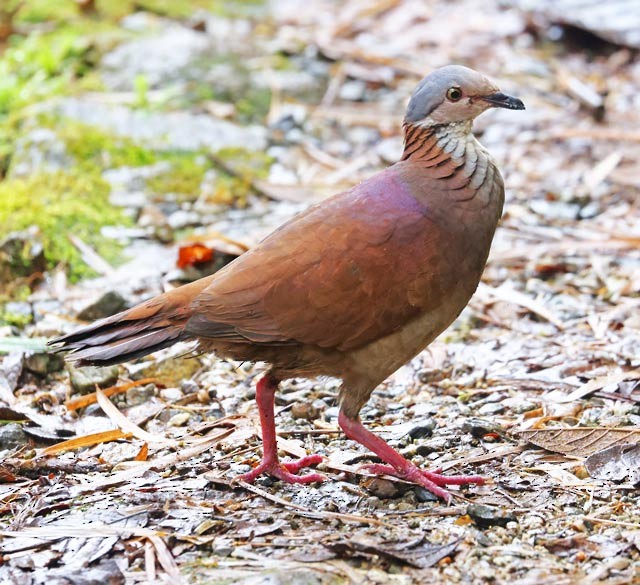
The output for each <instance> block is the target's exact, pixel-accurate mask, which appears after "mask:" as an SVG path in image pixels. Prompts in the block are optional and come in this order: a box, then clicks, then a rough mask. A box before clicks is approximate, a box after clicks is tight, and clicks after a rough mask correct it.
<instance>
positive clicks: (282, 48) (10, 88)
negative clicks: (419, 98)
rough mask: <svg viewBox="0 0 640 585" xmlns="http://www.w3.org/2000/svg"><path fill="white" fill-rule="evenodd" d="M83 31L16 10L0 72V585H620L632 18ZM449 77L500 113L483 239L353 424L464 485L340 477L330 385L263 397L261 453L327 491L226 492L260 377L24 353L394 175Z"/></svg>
mask: <svg viewBox="0 0 640 585" xmlns="http://www.w3.org/2000/svg"><path fill="white" fill-rule="evenodd" d="M620 3H621V2H620V1H618V2H613V3H611V6H612V7H614V6H615V5H619V4H620ZM10 4H11V3H10ZM77 4H82V3H80V2H78V3H77ZM84 4H87V5H89V6H88V8H90V3H84ZM96 4H97V6H96V9H97V13H91V12H90V11H89V10H88V8H87V7H85V8H86V9H87V12H86V13H82V12H81V11H79V8H78V6H77V5H76V4H75V3H73V2H70V1H69V2H67V1H65V0H56V1H54V2H44V1H40V0H33V1H28V2H26V3H25V4H24V5H23V6H22V7H21V9H20V11H19V12H17V13H16V15H15V18H14V19H13V20H14V22H13V27H14V29H15V32H14V34H13V36H10V37H9V38H8V40H6V41H5V42H4V45H3V46H2V47H0V177H1V180H0V283H1V284H2V290H0V295H1V298H0V303H1V304H0V307H2V308H0V419H1V420H0V423H1V424H0V459H1V461H0V502H1V504H0V536H1V537H2V539H1V541H0V554H1V555H2V557H1V559H2V561H1V562H0V582H2V583H15V584H20V585H23V584H27V583H28V584H34V585H35V584H40V583H47V584H58V583H60V584H62V583H74V584H89V583H131V584H134V583H171V584H176V583H221V584H224V583H229V584H231V583H233V584H246V585H249V584H251V585H257V584H265V585H266V584H279V585H280V584H281V585H287V584H291V585H306V584H309V585H319V584H327V585H329V584H331V585H332V584H343V583H344V584H347V583H354V584H356V583H362V584H369V583H394V584H398V585H408V584H413V583H416V584H417V583H426V582H431V583H470V584H475V583H498V584H507V583H508V584H510V585H543V584H548V585H563V584H566V585H573V584H585V585H587V584H588V585H595V584H603V585H604V584H606V585H622V584H629V583H634V582H635V583H640V493H639V491H638V486H639V485H640V472H639V471H638V470H639V469H640V312H639V307H640V230H639V228H638V226H640V209H639V206H638V200H639V199H638V192H639V189H640V162H639V161H640V133H639V132H638V128H640V96H639V94H638V87H640V59H639V58H638V46H637V44H636V46H633V42H636V43H637V39H635V41H634V39H633V36H632V35H631V34H628V35H626V34H625V32H628V31H626V30H625V26H626V27H627V28H629V29H631V28H633V27H632V25H633V22H632V20H633V18H632V16H631V15H630V18H629V22H626V21H625V22H622V25H620V23H621V21H617V23H618V27H619V29H620V30H618V31H617V32H616V30H615V29H612V27H608V26H607V18H609V17H610V16H611V15H610V14H608V13H607V12H606V11H604V10H603V12H602V14H601V15H600V17H599V18H598V19H596V22H595V23H594V22H593V18H591V19H584V20H583V21H582V22H578V21H579V20H580V18H579V17H580V15H579V14H578V13H577V12H575V11H573V12H571V13H572V14H574V16H575V20H574V22H573V23H572V24H574V25H580V26H590V27H591V29H592V30H591V32H585V31H584V30H583V29H582V28H579V27H578V26H560V23H562V22H564V23H565V24H567V23H566V21H563V18H564V17H565V16H566V14H565V15H563V14H562V13H561V12H560V11H559V9H557V6H563V5H566V6H569V5H575V4H576V2H575V1H573V0H565V1H564V3H562V2H561V3H558V2H556V3H548V5H547V3H529V4H527V3H526V2H519V3H504V2H499V1H498V0H490V1H487V2H484V3H482V7H481V8H480V4H479V3H477V2H475V1H472V0H460V1H457V2H451V3H450V2H444V1H443V0H438V1H432V2H422V1H412V0H384V1H383V0H376V1H375V2H371V1H364V0H346V1H343V2H337V3H336V2H332V1H329V0H305V1H304V2H302V1H300V0H285V1H280V0H278V1H277V2H275V1H274V2H272V3H268V4H264V3H261V2H242V3H234V2H229V3H218V2H215V3H214V2H210V3H208V2H206V1H204V0H199V1H197V2H191V3H183V2H178V1H177V0H176V1H175V2H174V1H173V0H172V1H170V2H160V1H157V2H154V1H152V0H145V1H143V2H136V3H134V2H128V1H127V0H118V2H106V1H105V2H100V0H98V2H97V3H96ZM134 4H135V6H136V8H135V10H138V11H137V12H135V11H134ZM186 4H189V6H188V7H187V6H186ZM578 4H580V3H578ZM585 4H586V5H588V4H589V2H586V3H585V2H582V5H585ZM16 5H17V3H16ZM595 5H596V3H594V4H593V6H595ZM607 5H609V4H607ZM531 6H536V8H535V9H534V8H531ZM551 6H556V10H555V12H554V11H553V9H552V8H551ZM3 10H4V9H3ZM567 10H568V9H567ZM611 10H613V8H611ZM567 13H568V12H567ZM0 17H1V15H0ZM5 20H7V14H6V13H5ZM623 20H624V19H623ZM0 21H1V18H0ZM585 22H587V25H585V24H584V23H585ZM569 24H571V23H569ZM612 30H613V33H612V32H611V31H612ZM603 31H604V32H603ZM1 33H2V27H0V34H1ZM602 35H604V36H605V37H606V40H605V39H603V38H601V36H602ZM449 63H460V64H465V65H467V66H470V67H473V68H476V69H478V70H480V71H482V72H483V73H486V74H487V75H489V76H491V77H492V78H493V79H495V80H496V81H497V82H498V83H499V85H500V87H501V89H502V90H503V91H505V92H506V93H509V94H511V95H515V96H518V97H519V98H521V99H522V100H523V101H524V102H525V104H526V107H527V109H526V110H525V111H524V112H510V111H492V112H490V113H488V114H486V115H483V116H482V117H481V118H480V119H478V121H477V122H476V125H475V130H476V134H477V135H478V137H479V139H480V141H481V142H482V143H483V144H484V146H485V147H486V148H487V149H488V150H489V151H490V152H491V153H492V155H493V156H494V158H495V159H496V160H497V161H498V164H499V167H500V169H501V170H502V173H503V176H504V179H505V183H506V189H507V201H506V206H505V213H504V217H503V219H502V222H501V226H500V227H499V229H498V233H497V236H496V239H495V242H494V246H493V249H492V253H491V257H490V259H489V263H488V266H487V269H486V271H485V274H484V276H483V281H482V283H481V285H480V287H479V289H478V291H477V294H476V295H475V296H474V298H473V299H472V301H471V303H470V305H469V306H468V307H467V309H465V311H464V312H463V314H462V315H461V316H460V318H459V319H458V320H457V321H456V322H455V324H454V325H453V326H452V327H451V328H450V329H449V330H448V331H447V332H445V333H444V334H443V335H442V336H441V337H440V338H439V339H438V340H436V341H435V342H434V343H433V344H432V345H431V346H430V347H429V349H428V350H427V351H425V352H423V353H422V354H420V355H418V356H417V357H416V358H415V359H413V360H412V361H411V362H410V363H409V364H407V365H406V366H405V367H403V368H402V369H401V370H400V371H398V372H397V373H396V374H395V375H394V376H392V377H391V378H390V379H388V380H387V381H385V382H384V383H383V384H382V385H381V386H380V387H379V388H378V389H377V390H376V391H375V392H374V394H373V396H372V398H371V400H370V401H369V403H368V404H367V406H366V407H365V408H364V409H363V411H362V419H363V421H364V422H365V424H366V425H367V426H368V428H370V429H371V430H373V431H375V432H376V433H378V434H379V435H380V436H382V437H384V438H385V439H386V440H388V441H389V442H390V443H391V444H392V445H394V446H395V447H397V448H398V449H399V450H400V451H401V452H402V453H404V454H405V455H406V456H408V457H410V458H411V459H412V460H413V461H414V462H416V463H417V464H419V465H421V466H423V467H425V468H435V467H441V468H442V469H443V470H444V472H445V473H472V474H480V475H483V476H485V477H486V478H488V480H489V481H488V482H487V484H486V485H483V486H475V485H472V486H468V487H465V488H464V489H460V490H454V495H455V497H454V499H453V502H452V504H451V505H445V504H443V503H442V502H439V501H435V500H434V498H432V497H431V496H430V494H429V493H427V492H425V491H424V490H422V489H420V488H416V487H414V486H412V485H408V484H405V483H403V482H401V481H397V480H393V478H374V477H371V476H370V475H368V474H367V473H366V472H364V471H362V470H361V469H360V467H359V466H360V465H361V464H362V463H366V462H371V461H375V459H374V458H373V457H372V456H371V454H370V453H367V452H366V451H365V450H364V449H363V448H361V447H360V446H359V445H357V444H355V443H354V442H352V441H349V440H347V439H346V438H345V437H344V435H343V434H342V433H340V432H339V429H338V426H337V412H338V411H337V406H336V389H337V383H336V382H335V381H334V380H312V381H308V380H293V381H289V382H287V383H285V384H284V385H283V388H282V391H281V393H280V394H279V395H278V397H277V401H276V404H277V407H276V408H277V417H276V423H277V428H278V431H279V446H280V449H281V452H282V453H283V454H284V455H285V457H286V456H291V457H298V456H300V455H304V454H306V453H311V452H314V453H320V454H321V455H323V456H324V457H325V461H324V462H323V463H322V464H320V465H319V470H320V471H321V472H322V473H324V474H325V475H326V476H327V477H328V479H329V481H327V482H325V483H323V484H317V485H310V486H300V485H287V484H283V483H282V482H279V481H274V480H271V479H269V478H263V479H260V480H258V481H257V482H256V484H255V485H248V484H245V483H242V482H233V481H232V480H233V478H234V477H235V476H236V475H238V474H240V473H242V472H245V471H247V470H248V469H250V467H251V466H253V465H255V464H256V463H257V462H258V461H259V459H260V456H261V443H260V438H259V426H258V419H257V411H256V407H255V403H254V401H253V400H252V398H253V397H254V396H255V389H254V385H255V381H256V380H257V378H258V376H259V374H260V372H261V371H262V370H263V368H262V367H261V366H260V365H257V366H254V365H251V364H233V363H229V362H225V361H221V360H218V359H216V358H215V357H214V356H211V355H200V356H197V357H191V356H185V354H186V353H188V350H189V347H188V346H176V347H174V348H172V349H170V350H164V351H163V352H160V353H157V354H154V355H153V356H150V357H148V358H145V359H143V360H140V361H138V362H137V363H129V364H124V365H122V366H119V367H113V368H104V369H95V368H80V369H76V368H73V367H72V366H65V365H64V364H63V363H62V361H61V360H60V359H59V357H58V356H56V355H54V354H50V353H47V352H46V350H45V349H44V341H45V340H46V339H47V338H50V337H52V336H55V335H58V334H60V333H62V332H67V331H71V330H73V329H74V328H75V327H77V326H78V325H79V323H81V322H84V321H87V320H91V319H94V318H97V317H100V316H104V315H108V314H111V313H113V312H116V311H118V310H120V309H122V308H123V307H125V306H130V305H132V304H134V303H135V302H138V301H139V300H141V299H143V298H147V297H149V296H152V295H153V294H157V293H158V292H161V291H162V290H165V289H166V288H167V287H170V286H173V285H175V284H178V283H181V282H186V281H188V280H191V279H194V278H197V277H199V276H202V275H205V274H208V273H210V272H212V271H213V270H215V269H216V268H219V267H220V266H221V265H222V264H224V263H225V262H228V261H229V260H230V259H231V258H233V257H234V256H236V255H237V254H240V253H242V251H243V250H245V249H246V248H247V247H250V246H251V245H253V244H255V243H256V242H257V241H259V240H260V238H261V237H263V236H264V235H265V234H266V233H268V232H269V231H270V230H272V229H273V228H275V227H276V226H277V225H279V224H280V223H281V222H283V221H284V220H286V219H288V218H289V217H291V216H292V215H293V214H295V213H296V212H298V211H300V210H302V209H304V208H305V207H306V206H308V205H309V204H310V203H312V202H316V201H319V200H321V199H322V198H323V197H326V196H328V195H330V194H333V193H336V192H338V191H340V190H343V189H345V188H348V187H349V186H351V185H353V184H356V183H357V182H359V181H361V180H362V179H363V178H366V177H368V176H370V175H371V174H373V173H375V172H376V171H377V170H379V169H382V168H384V167H386V166H388V165H389V164H391V163H392V162H393V161H395V160H396V159H397V157H398V155H399V153H400V151H401V146H402V142H401V135H400V131H401V127H400V121H401V118H402V115H403V112H404V108H405V105H406V102H407V100H408V97H409V95H410V93H411V91H412V89H413V87H414V86H415V84H416V83H417V81H419V79H420V78H421V77H422V76H423V75H425V74H426V73H428V72H429V71H430V70H431V69H433V68H435V67H438V66H442V65H446V64H449ZM16 232H18V233H16ZM96 386H98V387H100V388H102V389H103V390H102V391H98V390H96Z"/></svg>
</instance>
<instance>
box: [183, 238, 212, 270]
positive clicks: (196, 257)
mask: <svg viewBox="0 0 640 585" xmlns="http://www.w3.org/2000/svg"><path fill="white" fill-rule="evenodd" d="M213 253H214V250H213V249H212V248H209V246H205V245H204V244H201V243H200V242H196V243H194V244H188V245H187V246H180V248H179V250H178V260H177V261H176V265H177V267H178V268H186V267H187V266H194V265H196V264H202V263H203V262H208V261H209V260H212V259H213Z"/></svg>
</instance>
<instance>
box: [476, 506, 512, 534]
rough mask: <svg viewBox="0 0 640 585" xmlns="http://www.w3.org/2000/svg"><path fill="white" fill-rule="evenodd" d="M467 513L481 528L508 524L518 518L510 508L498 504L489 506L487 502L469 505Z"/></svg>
mask: <svg viewBox="0 0 640 585" xmlns="http://www.w3.org/2000/svg"><path fill="white" fill-rule="evenodd" d="M467 514H469V516H471V518H472V519H473V521H474V522H475V523H476V525H477V526H479V527H480V528H487V527H489V526H496V525H497V526H506V525H507V523H509V522H513V521H515V520H516V517H515V515H514V514H513V512H511V511H510V510H507V509H506V508H498V507H496V506H487V505H485V504H469V505H468V506H467Z"/></svg>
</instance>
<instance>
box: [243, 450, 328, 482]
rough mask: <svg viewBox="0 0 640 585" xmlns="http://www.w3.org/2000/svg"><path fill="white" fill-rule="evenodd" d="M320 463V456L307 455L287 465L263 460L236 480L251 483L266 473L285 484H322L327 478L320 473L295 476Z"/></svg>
mask: <svg viewBox="0 0 640 585" xmlns="http://www.w3.org/2000/svg"><path fill="white" fill-rule="evenodd" d="M321 461H322V456H321V455H307V456H306V457H302V459H298V460H297V461H290V462H287V463H279V462H278V461H277V460H276V461H266V460H263V461H262V462H261V463H260V465H258V467H255V468H254V469H252V470H251V471H249V472H248V473H244V474H242V475H240V476H238V479H241V480H243V481H246V482H247V483H253V482H254V481H255V480H256V479H257V478H258V476H260V475H262V474H264V473H266V474H268V475H271V476H273V477H277V478H278V479H280V480H282V481H284V482H286V483H314V482H322V481H325V480H326V479H327V478H326V477H325V476H324V475H322V474H321V473H308V474H307V475H295V474H296V473H298V471H300V470H301V469H302V468H304V467H309V466H310V465H317V464H318V463H320V462H321Z"/></svg>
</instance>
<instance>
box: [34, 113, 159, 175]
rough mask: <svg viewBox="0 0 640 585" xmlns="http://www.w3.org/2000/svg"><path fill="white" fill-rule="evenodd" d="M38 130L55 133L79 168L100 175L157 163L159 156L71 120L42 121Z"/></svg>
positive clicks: (122, 139)
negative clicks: (109, 169)
mask: <svg viewBox="0 0 640 585" xmlns="http://www.w3.org/2000/svg"><path fill="white" fill-rule="evenodd" d="M40 126H43V127H48V128H52V129H55V132H56V134H57V135H58V137H59V138H60V139H61V140H62V141H63V142H64V143H65V145H66V147H67V152H68V153H69V154H70V155H71V156H73V157H74V158H75V159H76V161H77V165H78V167H79V168H81V169H83V170H85V171H92V170H94V171H101V170H102V169H105V168H110V167H121V166H129V167H140V166H145V165H151V164H153V163H155V162H157V161H158V158H159V157H158V155H157V154H156V153H155V152H154V151H153V150H150V149H149V148H146V147H144V146H141V145H140V144H137V143H135V142H134V141H133V140H130V139H129V138H123V137H120V136H116V135H114V134H109V133H108V132H104V131H102V130H99V129H98V128H96V127H94V126H89V125H87V124H82V123H80V122H74V121H72V120H56V119H53V118H47V119H44V118H43V119H41V120H40Z"/></svg>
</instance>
